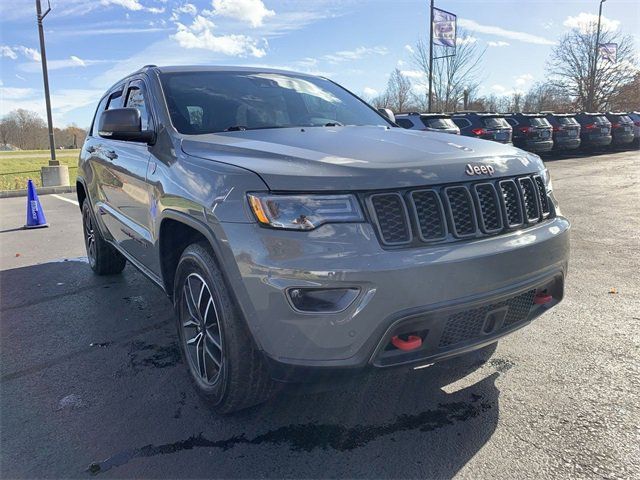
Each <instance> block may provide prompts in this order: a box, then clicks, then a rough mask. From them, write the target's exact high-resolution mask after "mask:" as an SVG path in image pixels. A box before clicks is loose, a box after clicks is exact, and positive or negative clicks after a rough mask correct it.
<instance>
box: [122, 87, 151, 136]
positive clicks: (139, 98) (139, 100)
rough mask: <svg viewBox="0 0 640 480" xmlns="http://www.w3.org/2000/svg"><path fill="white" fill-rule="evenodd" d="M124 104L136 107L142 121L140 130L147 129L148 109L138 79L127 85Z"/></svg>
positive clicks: (142, 88) (148, 122)
mask: <svg viewBox="0 0 640 480" xmlns="http://www.w3.org/2000/svg"><path fill="white" fill-rule="evenodd" d="M125 106H126V107H130V108H136V109H138V111H139V112H140V120H141V122H142V130H149V124H150V121H149V110H148V108H147V102H146V100H145V91H144V84H143V83H142V82H141V81H140V80H137V81H134V82H131V84H130V85H129V89H128V90H127V103H126V104H125Z"/></svg>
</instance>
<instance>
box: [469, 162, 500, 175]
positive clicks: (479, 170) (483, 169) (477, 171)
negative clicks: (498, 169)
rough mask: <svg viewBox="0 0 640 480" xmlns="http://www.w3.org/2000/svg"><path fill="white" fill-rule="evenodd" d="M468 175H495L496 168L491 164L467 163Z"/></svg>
mask: <svg viewBox="0 0 640 480" xmlns="http://www.w3.org/2000/svg"><path fill="white" fill-rule="evenodd" d="M464 173H466V174H467V175H489V176H491V175H493V174H494V173H495V169H494V168H493V167H492V166H491V165H472V164H470V163H467V167H466V168H465V170H464Z"/></svg>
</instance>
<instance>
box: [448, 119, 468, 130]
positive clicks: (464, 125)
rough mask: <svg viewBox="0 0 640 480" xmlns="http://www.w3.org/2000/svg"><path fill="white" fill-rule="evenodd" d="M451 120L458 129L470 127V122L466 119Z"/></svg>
mask: <svg viewBox="0 0 640 480" xmlns="http://www.w3.org/2000/svg"><path fill="white" fill-rule="evenodd" d="M452 120H453V123H455V124H456V125H457V126H458V127H459V128H467V127H470V126H471V122H470V121H469V120H467V119H466V118H454V119H452Z"/></svg>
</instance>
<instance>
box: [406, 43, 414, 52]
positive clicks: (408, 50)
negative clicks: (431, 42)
mask: <svg viewBox="0 0 640 480" xmlns="http://www.w3.org/2000/svg"><path fill="white" fill-rule="evenodd" d="M404 49H405V50H406V51H407V52H409V53H413V47H412V46H411V45H409V44H407V45H405V46H404Z"/></svg>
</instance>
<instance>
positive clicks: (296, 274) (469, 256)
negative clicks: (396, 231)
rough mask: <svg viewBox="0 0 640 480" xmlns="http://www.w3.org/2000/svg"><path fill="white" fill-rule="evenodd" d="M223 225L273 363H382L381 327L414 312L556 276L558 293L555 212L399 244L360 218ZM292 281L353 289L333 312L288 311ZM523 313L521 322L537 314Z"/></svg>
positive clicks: (384, 331) (237, 282)
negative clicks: (310, 226) (517, 223)
mask: <svg viewBox="0 0 640 480" xmlns="http://www.w3.org/2000/svg"><path fill="white" fill-rule="evenodd" d="M223 228H224V232H225V235H226V240H227V242H228V243H227V242H226V243H227V245H229V246H230V249H231V253H232V255H233V257H234V259H235V262H236V264H237V266H238V270H239V273H240V275H239V277H238V278H235V279H231V280H230V283H231V287H232V288H233V289H234V290H235V291H236V296H238V297H239V298H242V299H243V301H242V302H241V308H242V310H243V314H244V316H245V318H246V320H247V323H248V326H249V328H250V330H251V332H252V334H253V336H254V338H255V340H256V342H257V343H258V345H259V346H260V348H261V349H262V350H263V352H264V353H265V355H266V356H267V358H269V359H270V361H272V362H273V363H275V364H278V365H290V366H297V367H303V368H316V367H321V368H330V367H338V368H343V369H345V368H346V369H352V368H357V367H364V366H367V365H372V364H373V365H377V366H382V364H380V363H379V362H378V363H376V361H377V360H376V358H379V356H378V355H377V354H376V352H379V351H380V348H381V347H380V345H381V344H382V345H384V344H385V342H384V339H385V338H387V336H388V335H389V334H390V332H392V330H390V329H392V328H393V326H394V325H398V322H403V321H405V320H407V319H411V318H415V316H416V315H422V316H423V317H424V316H426V317H425V321H427V322H428V321H432V320H430V319H432V318H434V317H433V313H434V312H443V311H446V312H449V311H451V310H450V309H454V310H455V309H457V308H468V307H469V305H472V304H476V303H477V302H481V303H483V304H487V305H490V304H493V303H495V301H497V300H498V299H500V298H503V297H504V296H505V295H511V294H513V293H514V291H516V290H518V291H519V290H520V289H531V288H540V287H541V286H543V285H546V284H547V282H550V281H551V282H552V283H554V282H555V283H554V284H556V283H557V282H560V283H559V284H558V285H560V287H557V288H558V289H559V290H558V292H557V293H556V294H555V295H554V298H557V299H558V300H559V299H560V298H562V294H561V290H562V288H561V285H562V279H563V278H564V275H565V273H566V269H567V259H568V256H569V222H568V221H567V220H566V219H565V218H564V217H561V216H558V217H556V218H553V219H550V220H546V221H543V222H541V223H539V224H537V225H536V226H534V227H531V228H528V229H526V230H522V231H519V232H511V233H507V234H504V235H500V236H496V237H488V238H483V239H478V240H473V241H464V242H455V243H449V244H441V245H436V246H431V247H425V248H410V249H403V250H384V249H382V248H381V246H380V244H379V243H378V240H377V238H376V235H375V233H374V231H373V229H372V227H371V225H369V224H366V223H362V224H334V225H324V226H322V227H320V228H318V229H316V230H314V231H311V232H287V231H281V230H275V229H267V228H262V227H260V226H258V225H257V224H233V223H225V224H224V226H223ZM558 279H560V280H558ZM293 287H316V288H337V287H339V288H347V287H349V288H354V287H355V288H359V289H360V294H359V295H358V297H357V298H356V300H355V301H354V302H353V304H351V305H350V306H349V307H348V308H347V309H346V310H344V311H343V312H340V313H335V314H309V313H300V312H296V311H295V310H293V308H291V306H290V303H289V302H288V301H287V299H286V296H285V292H286V291H287V290H288V289H290V288H293ZM554 288H555V287H554ZM529 313H530V314H527V317H526V319H524V320H523V321H524V322H525V323H526V322H528V321H530V320H531V319H532V318H534V316H536V315H537V314H539V313H535V312H533V311H532V312H529ZM441 321H442V320H440V322H441ZM521 323H522V322H519V323H518V326H521ZM430 328H433V327H430ZM514 328H515V325H514ZM509 331H510V330H509V329H507V330H506V331H494V332H492V333H491V335H489V336H485V337H484V338H483V339H482V341H491V339H492V338H494V335H495V338H499V337H500V336H502V335H503V334H506V333H508V332H509ZM381 342H382V343H381ZM472 343H473V342H471V343H470V344H468V345H465V346H464V347H465V348H466V347H469V346H470V345H471V346H473V345H472ZM454 347H455V348H454ZM458 347H460V345H454V346H451V348H447V349H445V350H446V351H449V352H451V351H453V350H455V349H457V348H458ZM427 353H429V354H430V353H432V352H427ZM441 353H442V352H441ZM424 358H428V356H424ZM422 359H423V358H422V357H421V358H420V360H422ZM411 361H417V360H416V359H412V360H411Z"/></svg>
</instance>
